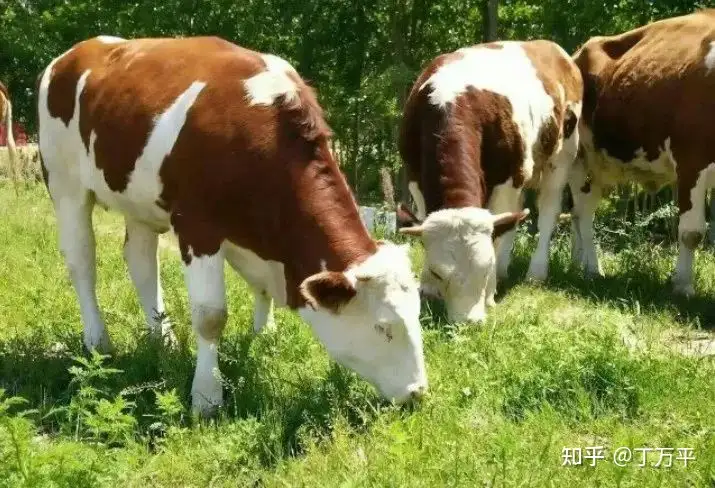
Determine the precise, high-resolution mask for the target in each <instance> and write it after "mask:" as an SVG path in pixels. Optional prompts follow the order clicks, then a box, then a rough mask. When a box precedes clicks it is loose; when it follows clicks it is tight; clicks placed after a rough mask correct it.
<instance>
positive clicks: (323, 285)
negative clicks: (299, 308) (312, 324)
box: [300, 271, 357, 313]
mask: <svg viewBox="0 0 715 488" xmlns="http://www.w3.org/2000/svg"><path fill="white" fill-rule="evenodd" d="M300 294H301V295H302V296H303V298H304V299H305V301H306V302H308V304H309V305H310V306H311V307H312V308H313V309H314V310H318V309H319V308H323V309H327V310H329V311H330V312H332V313H337V312H338V311H339V310H340V308H341V307H342V306H344V305H345V304H347V303H348V302H349V301H350V300H352V299H353V298H354V297H355V295H356V294H357V290H356V289H355V287H354V286H353V284H352V283H351V282H350V281H349V280H348V279H347V278H346V277H345V274H344V273H339V272H337V271H321V272H320V273H317V274H314V275H312V276H309V277H308V278H306V279H305V280H304V281H303V283H301V285H300Z"/></svg>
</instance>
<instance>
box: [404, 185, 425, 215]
mask: <svg viewBox="0 0 715 488" xmlns="http://www.w3.org/2000/svg"><path fill="white" fill-rule="evenodd" d="M407 189H408V190H409V191H410V195H412V200H414V202H415V206H416V207H417V215H416V217H417V219H418V220H424V219H425V217H427V204H426V203H425V196H424V195H423V194H422V192H421V191H420V185H419V183H417V182H416V181H410V182H409V183H408V184H407Z"/></svg>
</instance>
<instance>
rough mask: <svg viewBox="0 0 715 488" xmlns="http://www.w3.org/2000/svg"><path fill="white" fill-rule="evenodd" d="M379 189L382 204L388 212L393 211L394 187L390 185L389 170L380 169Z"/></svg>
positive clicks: (390, 175) (385, 168)
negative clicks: (380, 189) (380, 190)
mask: <svg viewBox="0 0 715 488" xmlns="http://www.w3.org/2000/svg"><path fill="white" fill-rule="evenodd" d="M380 187H381V188H382V202H383V203H384V205H385V207H386V208H387V209H388V210H394V209H395V187H394V186H393V184H392V174H391V173H390V168H388V167H387V166H383V167H382V168H380Z"/></svg>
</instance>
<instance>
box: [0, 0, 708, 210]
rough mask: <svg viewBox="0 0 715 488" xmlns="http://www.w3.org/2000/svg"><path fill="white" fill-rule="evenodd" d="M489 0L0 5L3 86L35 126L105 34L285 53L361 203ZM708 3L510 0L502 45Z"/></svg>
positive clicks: (624, 24) (470, 39) (23, 0)
mask: <svg viewBox="0 0 715 488" xmlns="http://www.w3.org/2000/svg"><path fill="white" fill-rule="evenodd" d="M483 1H484V0H467V1H463V2H447V1H438V2H430V1H427V0H383V1H377V0H356V1H354V2H345V1H342V0H306V1H300V2H295V1H288V0H267V1H255V0H247V1H241V2H236V1H233V0H230V1H229V0H213V1H211V2H199V1H198V0H166V1H163V2H156V1H146V0H141V1H137V0H130V1H123V2H117V1H114V0H95V1H87V0H82V1H71V2H68V1H64V0H8V1H6V2H3V3H0V46H3V48H2V50H0V80H2V81H3V82H4V83H5V84H7V85H8V86H9V89H10V91H11V94H12V98H13V101H14V103H15V106H16V107H17V108H16V112H17V118H18V119H19V120H21V121H23V122H25V123H26V124H27V125H28V127H29V129H30V131H34V129H35V127H36V120H35V117H36V115H35V108H34V106H33V97H34V91H35V80H36V79H37V76H38V74H39V73H40V71H41V70H42V69H43V68H44V67H45V66H46V65H47V63H48V62H49V61H50V60H51V59H52V58H53V57H55V56H57V55H59V54H61V53H62V52H64V51H65V50H66V49H68V48H69V47H70V46H71V45H72V44H74V43H76V42H78V41H80V40H83V39H86V38H88V37H91V36H95V35H98V34H108V35H118V36H122V37H128V38H131V37H140V36H187V35H218V36H221V37H224V38H226V39H228V40H230V41H233V42H236V43H238V44H241V45H244V46H246V47H248V48H251V49H257V50H260V51H266V52H271V53H275V54H278V55H280V56H283V57H285V58H287V59H288V60H290V61H291V62H293V63H294V64H295V66H296V67H297V69H298V71H299V72H300V73H301V74H302V75H303V77H304V78H306V79H307V80H308V81H309V82H310V83H311V84H312V85H314V86H315V87H316V88H317V90H318V94H319V100H320V101H321V104H322V105H323V106H324V107H325V109H326V112H327V116H328V122H329V123H330V125H331V126H332V127H333V129H334V132H335V135H336V140H337V141H336V147H335V149H336V151H335V152H336V154H337V155H338V157H339V159H340V161H341V164H342V166H343V169H344V171H345V173H346V175H347V177H348V180H349V182H350V184H351V185H352V186H353V188H354V190H355V191H356V193H357V194H358V195H359V197H360V199H361V201H363V202H364V203H374V202H377V201H379V200H380V191H379V181H380V180H379V174H378V171H379V169H380V168H381V167H387V168H389V169H390V170H392V172H393V174H395V173H396V172H397V171H398V168H399V163H400V161H399V157H398V154H397V150H396V141H397V133H398V126H399V121H400V118H401V113H402V106H403V104H404V101H405V98H406V96H407V93H408V91H409V89H410V87H411V85H412V83H413V82H414V80H415V79H416V78H417V75H418V74H419V72H420V71H421V69H422V68H423V66H424V65H425V64H426V63H427V62H428V61H429V60H431V59H432V58H434V57H436V56H437V55H439V54H441V53H444V52H447V51H451V50H454V49H456V48H459V47H462V46H466V45H471V44H474V43H476V42H479V41H480V40H481V39H482V25H483V24H482V18H481V12H480V6H481V4H482V2H483ZM705 4H706V2H705V1H704V0H659V1H653V0H618V1H612V2H605V3H604V2H602V1H600V0H539V1H536V0H502V1H501V2H500V10H499V37H500V38H502V39H533V38H546V39H551V40H554V41H556V42H559V43H560V44H561V45H563V47H564V48H565V49H566V50H568V51H572V50H574V49H575V48H576V47H578V45H580V44H581V43H582V42H583V41H584V40H586V39H587V38H588V37H590V36H592V35H595V34H611V33H616V32H621V31H623V30H626V29H630V28H633V27H635V26H637V25H640V24H643V23H646V22H649V21H651V20H656V19H660V18H664V17H669V16H673V15H677V14H682V13H686V12H691V11H693V10H695V9H696V8H700V7H704V6H705Z"/></svg>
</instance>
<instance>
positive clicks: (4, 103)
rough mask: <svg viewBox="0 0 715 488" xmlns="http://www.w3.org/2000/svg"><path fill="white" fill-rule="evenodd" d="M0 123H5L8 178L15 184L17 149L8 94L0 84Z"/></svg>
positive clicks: (16, 176) (16, 177)
mask: <svg viewBox="0 0 715 488" xmlns="http://www.w3.org/2000/svg"><path fill="white" fill-rule="evenodd" d="M0 121H4V122H5V134H6V135H5V137H6V139H7V153H8V159H9V160H10V161H9V162H10V176H11V177H12V179H13V181H14V182H15V183H17V179H18V177H19V176H18V174H17V173H18V170H17V149H16V147H15V137H14V135H13V133H12V103H10V93H9V92H8V90H7V88H6V87H5V85H3V84H2V83H0Z"/></svg>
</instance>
